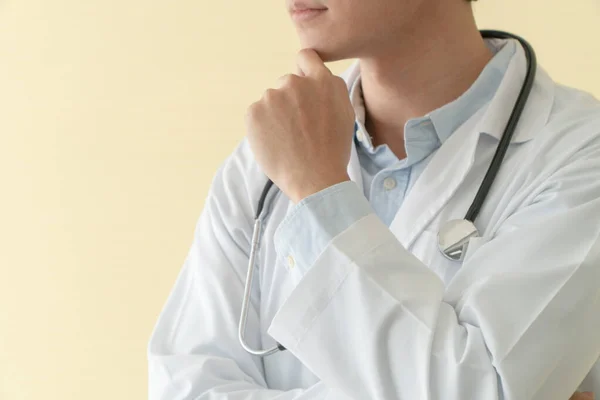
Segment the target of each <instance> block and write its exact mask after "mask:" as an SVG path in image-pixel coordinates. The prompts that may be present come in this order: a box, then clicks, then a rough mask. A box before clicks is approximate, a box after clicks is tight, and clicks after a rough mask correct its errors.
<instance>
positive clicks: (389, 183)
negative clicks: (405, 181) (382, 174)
mask: <svg viewBox="0 0 600 400" xmlns="http://www.w3.org/2000/svg"><path fill="white" fill-rule="evenodd" d="M383 187H384V188H385V189H386V190H392V189H393V188H395V187H396V180H395V179H394V178H391V177H390V178H385V179H384V181H383Z"/></svg>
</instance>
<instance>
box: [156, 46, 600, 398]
mask: <svg viewBox="0 0 600 400" xmlns="http://www.w3.org/2000/svg"><path fill="white" fill-rule="evenodd" d="M358 73H359V71H358V64H357V63H355V64H354V65H353V66H352V67H351V68H350V69H349V71H347V73H345V74H344V75H343V77H344V78H345V79H346V81H347V82H348V84H349V85H350V84H351V83H352V81H353V80H354V79H356V77H357V75H358ZM524 75H525V57H524V54H523V51H522V49H520V48H519V50H518V51H517V52H516V54H515V56H514V57H513V60H512V62H511V65H510V66H509V68H508V71H507V74H506V76H505V79H504V80H503V82H502V84H501V86H500V88H499V89H498V92H497V94H496V96H495V97H494V99H493V100H492V101H491V103H490V104H489V105H488V106H487V107H484V108H482V109H481V110H480V111H479V112H478V113H477V114H476V115H474V116H473V117H472V118H471V119H469V120H468V121H467V122H466V123H465V124H463V125H462V126H461V127H460V128H459V129H458V130H457V131H456V132H454V133H453V134H452V136H451V137H450V138H449V139H448V140H447V141H446V142H445V143H444V145H443V146H442V147H441V148H440V149H439V150H438V151H437V153H436V154H435V155H434V156H433V158H432V160H431V162H430V163H429V165H428V166H427V168H426V169H425V171H423V174H422V175H421V176H420V178H419V180H418V181H417V182H416V184H415V186H414V187H413V188H412V190H411V192H410V193H409V195H408V196H407V198H406V199H405V201H404V203H403V205H402V207H401V208H400V210H399V211H398V213H397V215H396V217H395V219H394V221H393V222H392V224H391V225H390V227H389V228H388V227H386V226H385V225H384V224H382V223H381V221H379V220H378V219H377V217H375V216H374V215H373V214H370V215H367V216H366V217H364V218H362V219H360V220H359V221H357V222H356V223H355V224H353V225H352V226H350V228H348V229H347V230H345V231H344V232H342V233H341V234H340V235H338V236H337V237H335V238H334V239H333V240H332V241H331V243H330V245H328V246H327V248H326V249H325V251H324V252H323V253H322V254H321V255H320V257H319V258H318V259H317V260H316V262H315V263H314V264H313V265H311V266H310V268H308V269H307V272H306V273H300V272H299V269H298V268H291V267H290V266H289V264H288V262H287V259H286V257H287V255H286V254H277V253H276V251H275V248H274V245H273V236H274V233H275V231H276V229H277V228H278V226H279V223H280V221H282V220H283V219H284V217H285V216H286V215H287V213H288V210H290V209H291V207H292V203H291V202H289V200H288V199H287V198H286V197H285V196H283V195H281V194H277V195H275V196H274V197H273V203H272V204H271V207H270V214H269V217H268V218H267V221H266V224H265V227H264V228H265V229H264V233H263V237H262V240H261V245H260V255H259V259H258V271H257V274H256V278H255V282H254V288H253V293H252V295H253V301H252V304H251V307H250V314H249V320H248V333H247V338H248V342H249V343H250V344H251V345H252V346H254V347H270V346H273V345H274V344H275V340H277V341H279V342H281V343H282V344H283V345H284V346H286V347H287V348H288V349H289V350H288V351H285V352H280V353H278V354H276V355H273V356H270V357H268V358H266V359H264V360H263V359H260V358H258V357H253V356H250V355H248V354H247V353H246V352H245V351H244V350H243V349H242V348H241V346H240V345H239V344H238V338H237V325H238V321H239V315H240V308H241V301H242V295H243V285H244V279H245V276H246V266H247V261H248V252H249V246H250V239H251V235H252V224H253V215H254V212H255V210H256V204H257V201H258V198H259V196H260V193H261V191H262V188H263V185H264V183H265V181H266V178H265V177H264V175H263V174H262V173H261V171H260V169H259V167H258V166H257V165H256V163H255V161H254V159H253V157H252V154H251V152H250V149H249V147H248V144H247V142H245V141H244V142H242V143H241V144H240V146H239V147H238V148H237V149H236V151H235V152H234V154H233V155H232V156H231V157H229V158H228V160H227V161H226V162H225V163H224V165H223V166H222V167H221V168H220V169H219V172H218V174H217V176H216V177H215V180H214V182H213V184H212V186H211V190H210V194H209V196H208V198H207V200H206V205H205V208H204V210H203V212H202V215H201V217H200V219H199V221H198V225H197V228H196V232H195V236H194V241H193V244H192V247H191V249H190V252H189V255H188V257H187V259H186V261H185V264H184V266H183V269H182V271H181V273H180V276H179V278H178V280H177V282H176V285H175V287H174V288H173V291H172V293H171V295H170V296H169V299H168V301H167V303H166V305H165V307H164V309H163V311H162V313H161V315H160V318H159V320H158V322H157V324H156V327H155V329H154V332H153V334H152V337H151V340H150V343H149V348H148V358H149V398H150V399H152V400H158V399H162V400H167V399H168V400H172V399H180V400H182V399H236V400H241V399H254V400H257V399H262V400H266V399H306V400H309V399H310V400H314V399H336V400H337V399H356V400H364V399H369V400H371V399H372V400H384V399H385V400H392V399H394V400H396V399H411V400H412V399H432V400H433V399H445V400H458V399H460V400H465V399H506V400H522V399H540V400H541V399H543V400H553V399H556V400H567V399H568V398H569V396H570V395H571V394H572V393H573V392H574V391H575V390H576V389H577V388H578V387H580V388H581V389H586V390H593V391H595V392H597V393H600V367H599V366H598V365H597V364H596V365H595V363H596V361H597V360H598V358H599V356H600V335H598V333H599V332H600V241H599V235H600V104H599V102H598V101H597V100H595V99H594V98H593V97H591V96H590V95H588V94H586V93H583V92H580V91H577V90H573V89H569V88H566V87H563V86H560V85H557V84H555V83H554V82H553V81H552V80H551V79H550V78H549V77H548V75H547V74H546V73H545V72H544V71H543V69H541V68H539V69H538V75H537V78H536V82H535V85H534V88H533V92H532V95H531V98H530V101H529V102H528V105H527V107H526V108H525V112H524V115H523V119H522V122H521V123H520V124H519V126H518V128H517V131H516V132H515V135H514V138H513V141H512V144H511V147H510V149H509V151H508V153H507V156H506V158H505V161H504V163H503V166H502V169H501V170H500V173H499V175H498V177H497V180H496V183H495V184H494V186H493V188H492V190H491V192H490V195H489V196H488V198H487V200H486V203H485V205H484V207H483V209H482V212H481V214H480V216H479V218H478V220H477V223H476V225H477V226H478V228H479V230H480V232H482V237H481V238H478V239H474V240H472V241H471V244H470V246H469V251H468V254H467V256H466V260H465V261H464V262H463V263H458V262H452V261H449V260H446V259H445V258H444V257H443V256H442V255H441V254H440V253H439V251H438V250H437V240H436V234H437V231H438V228H439V227H440V225H441V224H443V223H444V222H445V221H448V220H450V219H457V218H462V217H463V216H464V214H465V212H466V210H467V208H468V207H469V205H470V204H471V202H472V200H473V197H474V195H475V193H476V191H477V189H478V187H479V184H480V183H481V180H482V179H483V175H484V173H485V171H486V170H487V166H488V165H489V162H490V160H491V158H492V156H493V154H494V151H495V149H496V146H497V144H498V138H499V137H500V136H501V134H502V132H503V129H504V125H505V123H506V119H507V118H508V114H509V113H510V111H511V110H512V106H513V104H514V101H515V99H516V96H517V95H518V92H519V90H520V88H521V84H522V81H523V79H524ZM348 172H349V174H350V177H351V179H352V180H353V181H354V182H355V183H356V186H357V190H359V191H361V192H362V186H361V182H360V165H358V159H357V155H356V149H355V148H353V152H352V159H351V162H350V164H349V166H348ZM365 201H366V199H365ZM584 378H585V381H584V382H583V384H582V385H581V386H580V384H581V383H582V381H583V380H584Z"/></svg>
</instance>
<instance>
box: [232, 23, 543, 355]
mask: <svg viewBox="0 0 600 400" xmlns="http://www.w3.org/2000/svg"><path fill="white" fill-rule="evenodd" d="M481 36H482V37H483V38H484V39H492V38H495V39H515V40H517V41H518V42H519V43H520V44H521V46H522V47H523V50H524V51H525V57H526V59H527V73H526V75H525V81H524V83H523V85H522V87H521V91H520V93H519V97H518V98H517V101H516V103H515V105H514V107H513V110H512V112H511V115H510V117H509V119H508V122H507V123H506V127H505V129H504V132H503V134H502V138H501V140H500V143H499V144H498V147H497V149H496V152H495V154H494V157H493V158H492V161H491V162H490V166H489V167H488V170H487V172H486V174H485V177H484V178H483V181H482V183H481V185H480V187H479V190H478V191H477V194H476V195H475V198H474V200H473V203H472V204H471V206H470V207H469V209H468V211H467V213H466V215H465V217H464V219H462V220H460V219H459V220H452V221H448V222H446V224H445V225H444V226H442V228H441V229H440V231H439V232H438V247H439V250H440V252H441V253H442V254H443V255H444V256H445V257H446V258H448V259H450V260H453V261H462V260H463V257H464V255H465V253H466V250H467V246H468V243H469V240H470V239H472V238H473V237H477V236H479V231H478V230H477V228H476V227H475V220H476V219H477V216H478V215H479V212H480V210H481V207H482V206H483V203H484V202H485V199H486V198H487V196H488V194H489V192H490V189H491V187H492V184H493V183H494V180H495V179H496V175H497V174H498V171H499V170H500V166H501V165H502V161H503V160H504V156H505V155H506V151H507V150H508V147H509V145H510V142H511V140H512V137H513V134H514V132H515V129H516V127H517V124H518V122H519V120H520V118H521V115H522V114H523V110H524V108H525V105H526V104H527V100H528V98H529V94H530V93H531V90H532V87H533V82H534V80H535V75H536V70H537V59H536V56H535V52H534V50H533V48H532V47H531V45H530V44H529V43H528V42H527V41H526V40H525V39H523V38H521V37H519V36H517V35H513V34H511V33H508V32H503V31H495V30H482V31H481ZM273 187H275V188H277V187H276V186H275V185H274V184H273V182H272V181H271V180H270V179H269V180H268V181H267V183H266V184H265V186H264V188H263V191H262V193H261V196H260V199H259V201H258V205H257V208H256V215H255V222H254V231H253V233H252V242H251V248H250V255H249V260H248V272H247V275H246V284H245V287H244V298H243V300H242V309H241V315H240V323H239V327H238V328H239V329H238V338H239V342H240V344H241V346H242V347H243V348H244V350H246V351H247V352H248V353H250V354H253V355H256V356H260V357H265V356H268V355H271V354H273V353H276V352H278V351H283V350H285V347H283V346H282V345H281V344H279V343H278V344H277V345H276V346H273V347H271V348H268V349H254V348H252V347H251V346H250V345H248V344H247V343H246V340H245V337H244V336H245V332H246V323H247V319H248V307H249V305H250V297H251V291H252V280H253V276H254V269H255V268H254V267H255V260H256V255H257V253H258V249H259V246H260V238H261V230H262V221H263V219H264V218H265V214H266V213H265V212H264V210H265V205H266V202H267V197H268V194H269V192H270V191H271V189H272V188H273Z"/></svg>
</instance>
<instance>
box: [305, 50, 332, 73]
mask: <svg viewBox="0 0 600 400" xmlns="http://www.w3.org/2000/svg"><path fill="white" fill-rule="evenodd" d="M296 64H297V65H298V68H299V69H300V71H301V72H302V73H303V74H304V75H303V76H311V77H314V78H318V77H322V76H327V75H332V74H331V71H330V70H329V68H327V67H326V66H325V63H324V62H323V60H321V57H319V55H318V54H317V52H316V51H314V50H313V49H302V50H300V51H299V52H298V56H297V57H296Z"/></svg>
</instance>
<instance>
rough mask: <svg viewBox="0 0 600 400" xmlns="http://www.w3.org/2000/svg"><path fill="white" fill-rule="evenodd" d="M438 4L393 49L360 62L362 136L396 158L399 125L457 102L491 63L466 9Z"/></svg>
mask: <svg viewBox="0 0 600 400" xmlns="http://www.w3.org/2000/svg"><path fill="white" fill-rule="evenodd" d="M440 3H443V4H448V3H451V2H447V1H444V2H440ZM443 4H442V5H440V8H439V9H437V10H428V11H427V15H419V16H418V18H415V19H414V20H416V21H418V22H419V24H418V25H419V26H417V27H412V26H411V27H407V32H403V33H402V36H401V38H399V39H395V40H392V41H390V42H394V43H393V44H391V45H382V48H380V49H378V50H377V52H374V53H372V54H371V55H370V56H368V57H364V58H361V59H360V71H361V82H362V92H363V97H364V103H365V109H366V117H367V118H366V127H367V130H368V131H369V134H370V135H371V136H372V137H373V140H374V142H375V144H381V143H387V144H388V145H389V146H390V147H391V148H392V150H393V151H394V152H395V153H396V154H397V155H398V156H399V157H400V156H401V158H403V157H404V156H405V154H402V153H403V152H404V124H405V123H406V122H407V121H408V120H409V119H411V118H416V117H420V116H423V115H425V114H427V113H429V112H431V111H433V110H435V109H437V108H439V107H441V106H443V105H445V104H447V103H450V102H451V101H453V100H455V99H456V98H458V97H459V96H460V95H461V94H463V93H464V92H465V91H466V90H467V89H468V88H469V87H470V86H471V85H472V84H473V82H474V81H475V80H476V79H477V77H478V76H479V74H480V73H481V71H482V70H483V68H484V67H485V65H486V64H487V63H488V62H489V61H490V59H491V58H492V53H491V52H490V50H489V49H488V48H487V46H486V45H485V42H484V41H483V39H482V38H481V35H480V33H479V31H478V30H477V26H476V24H475V21H474V19H473V14H472V11H471V10H470V5H467V6H465V7H469V8H468V10H466V9H461V10H458V11H457V10H447V9H442V7H444V6H443ZM454 9H456V7H455V4H454ZM451 11H454V14H450V12H451ZM398 153H401V154H398Z"/></svg>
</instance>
